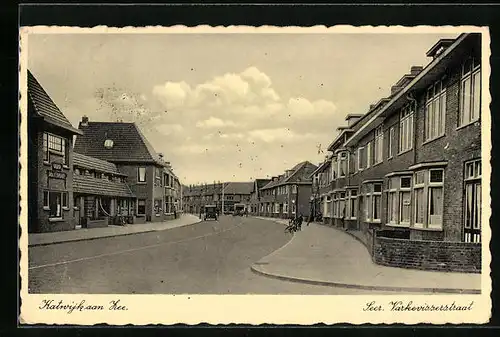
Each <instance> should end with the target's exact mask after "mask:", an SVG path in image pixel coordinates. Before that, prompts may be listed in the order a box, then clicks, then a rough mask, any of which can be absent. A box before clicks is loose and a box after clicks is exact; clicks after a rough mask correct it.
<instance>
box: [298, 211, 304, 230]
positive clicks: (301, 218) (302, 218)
mask: <svg viewBox="0 0 500 337" xmlns="http://www.w3.org/2000/svg"><path fill="white" fill-rule="evenodd" d="M303 221H304V217H303V216H302V213H299V216H298V217H297V229H298V230H299V231H300V230H302V222H303Z"/></svg>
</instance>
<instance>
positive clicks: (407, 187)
mask: <svg viewBox="0 0 500 337" xmlns="http://www.w3.org/2000/svg"><path fill="white" fill-rule="evenodd" d="M410 207H411V177H392V178H390V179H389V180H388V189H387V223H388V224H390V225H395V226H409V225H410Z"/></svg>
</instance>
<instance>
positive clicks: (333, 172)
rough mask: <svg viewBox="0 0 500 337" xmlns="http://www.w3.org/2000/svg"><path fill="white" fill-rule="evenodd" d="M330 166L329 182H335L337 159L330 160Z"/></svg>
mask: <svg viewBox="0 0 500 337" xmlns="http://www.w3.org/2000/svg"><path fill="white" fill-rule="evenodd" d="M331 165H332V167H331V172H332V176H331V177H330V181H335V180H336V179H337V177H338V166H337V157H333V158H332V164H331Z"/></svg>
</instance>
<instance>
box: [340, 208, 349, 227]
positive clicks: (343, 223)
mask: <svg viewBox="0 0 500 337" xmlns="http://www.w3.org/2000/svg"><path fill="white" fill-rule="evenodd" d="M340 220H341V221H342V228H343V229H344V230H347V228H346V227H345V207H344V208H343V209H342V218H341V219H340Z"/></svg>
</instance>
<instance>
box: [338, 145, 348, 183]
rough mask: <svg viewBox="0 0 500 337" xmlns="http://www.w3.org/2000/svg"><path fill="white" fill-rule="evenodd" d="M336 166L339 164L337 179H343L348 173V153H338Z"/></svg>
mask: <svg viewBox="0 0 500 337" xmlns="http://www.w3.org/2000/svg"><path fill="white" fill-rule="evenodd" d="M338 164H339V169H338V177H339V178H345V177H346V176H347V175H348V172H349V152H347V151H342V152H340V153H339V160H338ZM342 166H344V167H342ZM342 171H344V174H342V175H341V172H342Z"/></svg>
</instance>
